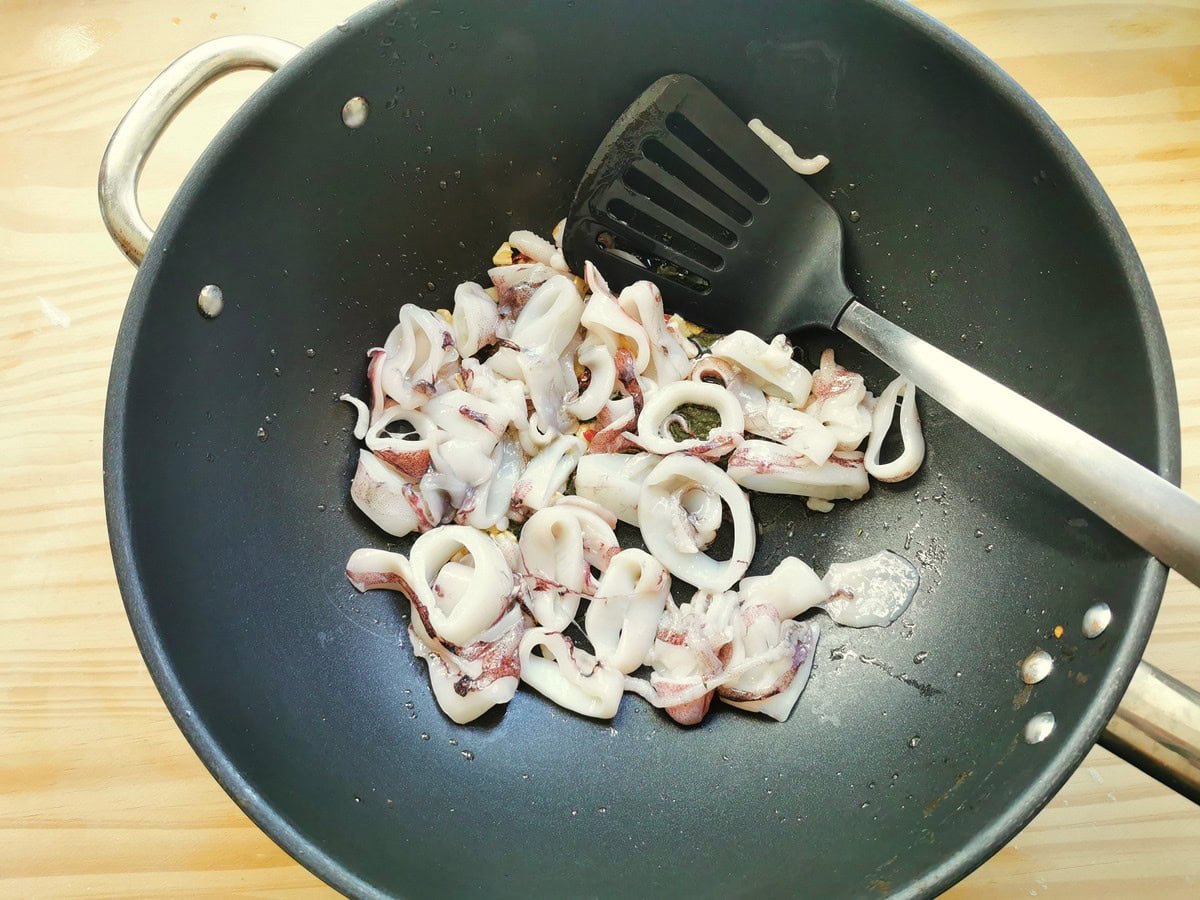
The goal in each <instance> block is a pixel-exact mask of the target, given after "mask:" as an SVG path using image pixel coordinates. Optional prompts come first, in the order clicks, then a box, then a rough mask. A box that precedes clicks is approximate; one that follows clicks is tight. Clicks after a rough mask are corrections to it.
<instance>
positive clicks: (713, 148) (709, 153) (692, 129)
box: [667, 112, 770, 203]
mask: <svg viewBox="0 0 1200 900" xmlns="http://www.w3.org/2000/svg"><path fill="white" fill-rule="evenodd" d="M667 130H668V131H670V132H671V134H673V135H675V137H677V138H679V140H681V141H683V142H684V143H685V144H687V145H688V147H690V148H691V149H692V150H693V151H695V152H696V154H697V155H698V156H700V157H701V158H702V159H703V160H704V161H705V162H707V163H708V164H709V165H710V166H712V167H713V168H714V169H716V170H717V171H718V172H720V173H721V174H722V175H724V176H725V177H726V178H728V179H729V180H730V181H731V182H733V183H734V184H735V185H737V186H738V188H739V189H740V190H741V191H743V192H744V193H745V194H746V196H747V197H749V198H750V199H751V200H753V201H754V202H755V203H766V202H767V200H768V198H769V197H770V194H769V193H768V191H767V189H766V188H765V187H764V186H763V185H762V184H761V183H759V181H758V179H756V178H755V177H754V176H753V175H751V174H750V173H749V172H747V171H746V170H745V169H743V168H742V167H741V165H740V164H739V163H738V162H737V161H736V160H735V159H734V158H733V157H731V156H730V155H729V154H728V153H726V152H725V151H724V150H722V149H721V148H720V147H719V146H717V145H716V144H715V143H713V141H712V140H711V139H710V138H709V137H708V135H706V134H705V133H704V132H703V131H701V130H700V129H699V128H697V127H696V126H695V125H694V124H693V123H692V122H691V121H689V120H688V119H687V118H685V117H684V115H683V114H682V113H678V112H673V113H671V114H669V115H668V116H667Z"/></svg>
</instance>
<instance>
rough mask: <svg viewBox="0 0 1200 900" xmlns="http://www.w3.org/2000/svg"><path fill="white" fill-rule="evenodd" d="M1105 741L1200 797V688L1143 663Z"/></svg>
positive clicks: (1120, 753)
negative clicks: (1195, 687)
mask: <svg viewBox="0 0 1200 900" xmlns="http://www.w3.org/2000/svg"><path fill="white" fill-rule="evenodd" d="M1100 743H1101V745H1102V746H1104V747H1105V748H1106V749H1108V750H1111V751H1112V752H1113V753H1115V754H1116V755H1117V756H1119V757H1121V758H1122V759H1124V760H1126V761H1127V762H1130V763H1133V764H1134V765H1135V766H1137V767H1138V768H1139V769H1141V770H1142V771H1143V772H1145V773H1146V774H1147V775H1150V776H1151V777H1153V778H1157V779H1158V780H1159V781H1161V782H1162V783H1163V784H1165V785H1166V786H1167V787H1169V788H1171V789H1173V790H1175V791H1178V792H1179V793H1180V794H1182V795H1183V796H1185V797H1187V798H1188V799H1189V800H1191V801H1192V802H1193V803H1200V693H1197V692H1196V691H1194V690H1192V689H1191V688H1190V687H1188V686H1187V685H1186V684H1183V683H1182V682H1181V681H1178V680H1176V679H1174V678H1172V677H1171V676H1170V675H1168V674H1167V673H1166V672H1163V671H1161V670H1160V669H1157V668H1155V667H1154V666H1152V665H1150V664H1149V663H1146V662H1142V663H1138V667H1137V671H1136V672H1134V674H1133V681H1131V682H1130V683H1129V689H1128V690H1127V691H1126V692H1125V696H1124V698H1122V700H1121V705H1120V706H1119V707H1117V712H1116V715H1114V716H1113V717H1112V720H1111V721H1110V722H1109V723H1108V726H1107V727H1106V728H1105V729H1104V734H1103V735H1102V736H1101V738H1100Z"/></svg>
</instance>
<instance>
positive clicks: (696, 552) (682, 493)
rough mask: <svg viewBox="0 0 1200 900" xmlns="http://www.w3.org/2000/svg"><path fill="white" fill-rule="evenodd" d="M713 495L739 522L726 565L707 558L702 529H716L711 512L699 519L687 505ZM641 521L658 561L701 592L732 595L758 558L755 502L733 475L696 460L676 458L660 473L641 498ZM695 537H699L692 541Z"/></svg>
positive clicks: (650, 479)
mask: <svg viewBox="0 0 1200 900" xmlns="http://www.w3.org/2000/svg"><path fill="white" fill-rule="evenodd" d="M696 491H700V492H701V493H700V494H699V495H697V494H696V493H694V492H696ZM709 495H715V496H716V497H719V498H720V499H721V500H723V501H724V502H725V505H726V506H728V507H729V512H730V515H731V517H732V520H733V553H732V555H731V556H730V558H729V559H727V560H725V561H723V562H720V561H717V560H715V559H713V558H712V557H711V556H708V555H706V554H704V553H703V552H701V547H700V546H699V544H700V543H702V540H701V539H700V537H699V532H700V530H701V528H702V526H706V525H708V524H711V517H710V516H709V515H708V514H707V511H705V512H704V513H703V515H697V513H695V512H692V511H689V510H688V509H687V507H686V506H685V505H684V504H685V499H687V498H689V497H692V498H695V497H697V496H703V497H708V496H709ZM701 508H702V509H706V507H701ZM689 517H691V518H689ZM638 520H639V522H640V523H641V524H640V527H641V532H642V540H643V541H644V542H645V544H646V547H647V549H649V551H650V553H651V554H653V556H654V557H655V559H657V560H658V561H659V562H661V563H662V564H663V565H664V566H665V567H666V569H667V571H668V572H670V573H671V574H672V575H673V576H675V577H676V578H679V579H682V580H683V581H686V582H687V583H688V584H691V585H694V586H695V587H697V588H700V589H701V590H706V591H725V590H728V589H729V588H730V587H732V586H733V585H734V583H736V582H737V580H738V579H739V578H741V577H742V576H743V575H744V574H745V573H746V568H747V567H748V566H749V565H750V560H751V559H753V558H754V547H755V530H754V519H753V517H752V516H751V514H750V501H749V500H748V499H747V498H746V495H745V494H744V493H743V492H742V489H741V488H739V487H738V486H737V484H735V483H734V481H733V479H732V478H730V477H729V475H727V474H726V473H725V472H722V471H721V470H720V469H719V468H717V467H716V466H714V465H713V464H712V463H707V462H704V461H703V460H700V459H697V458H696V457H694V456H685V455H682V454H675V455H673V456H668V457H666V458H665V459H663V460H662V461H661V462H659V463H658V465H657V466H655V467H654V470H653V471H652V472H651V473H650V475H649V476H647V478H646V480H645V482H644V483H643V485H642V492H641V495H640V496H639V498H638ZM717 521H718V522H719V521H720V519H719V518H718V519H717ZM681 533H682V536H683V538H682V539H681ZM689 535H691V536H694V537H693V538H692V539H688V538H689Z"/></svg>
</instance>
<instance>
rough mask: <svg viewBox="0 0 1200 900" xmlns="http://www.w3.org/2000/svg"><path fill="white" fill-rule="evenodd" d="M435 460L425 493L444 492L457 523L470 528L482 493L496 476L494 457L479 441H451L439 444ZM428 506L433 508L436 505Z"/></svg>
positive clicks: (424, 485)
mask: <svg viewBox="0 0 1200 900" xmlns="http://www.w3.org/2000/svg"><path fill="white" fill-rule="evenodd" d="M494 452H495V451H494V450H493V453H494ZM432 458H433V469H434V471H433V472H432V473H428V474H427V475H426V476H425V477H424V478H422V479H421V490H422V492H425V491H426V490H432V489H437V490H440V491H443V492H444V494H445V497H446V502H447V504H448V511H449V512H450V513H451V515H452V518H453V520H454V521H455V522H456V523H457V524H459V525H465V524H467V523H468V519H469V518H470V515H471V513H472V512H473V511H474V509H475V506H476V503H477V502H478V498H479V491H480V490H481V489H482V488H483V487H484V485H486V484H488V483H489V482H490V481H491V479H492V476H493V475H495V472H496V466H495V463H494V462H493V461H492V457H491V456H490V455H488V454H487V453H485V452H484V451H483V450H482V449H481V448H480V447H479V444H478V443H476V442H475V441H472V440H467V439H464V438H448V439H446V440H444V441H442V442H441V443H440V444H438V446H437V447H436V448H435V449H434V451H433V456H432ZM427 502H429V503H430V507H431V508H432V507H433V503H432V502H430V501H428V500H427ZM445 512H446V511H443V515H445Z"/></svg>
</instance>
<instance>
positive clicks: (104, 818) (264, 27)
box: [0, 0, 1200, 897]
mask: <svg viewBox="0 0 1200 900" xmlns="http://www.w3.org/2000/svg"><path fill="white" fill-rule="evenodd" d="M356 5H357V4H356V2H354V0H326V2H324V3H322V4H298V3H292V2H287V0H261V2H256V3H255V4H253V6H252V7H249V6H242V5H241V4H228V3H211V2H210V3H196V2H182V0H165V2H162V0H94V2H80V0H74V2H68V0H60V2H56V3H42V4H39V3H33V2H18V0H9V2H8V3H5V4H4V5H3V6H2V7H0V29H2V30H3V33H4V36H5V39H4V47H5V51H4V53H3V54H0V404H2V406H3V410H4V428H3V429H2V430H0V498H2V499H0V503H2V504H3V513H4V514H3V515H0V573H3V574H0V848H2V849H0V895H4V896H22V897H29V896H47V897H49V896H54V897H71V896H77V895H83V894H88V895H92V896H95V895H101V896H103V895H108V896H122V897H162V896H185V895H194V896H235V895H244V896H271V897H277V896H329V895H330V894H331V891H330V890H329V889H328V888H326V887H325V886H323V885H321V884H320V883H319V882H318V881H317V880H316V879H315V878H314V877H313V876H311V875H309V874H308V873H307V872H306V871H305V870H304V869H302V868H301V867H300V866H299V865H297V864H296V863H294V862H293V861H292V860H291V859H290V858H289V857H287V856H286V855H285V854H284V853H283V852H282V851H281V850H279V849H278V848H277V847H276V846H275V845H274V844H273V843H272V842H271V841H270V840H269V839H268V838H267V837H266V836H265V835H263V834H262V833H261V832H259V831H258V830H257V828H255V827H254V825H252V824H251V823H250V822H249V821H248V820H247V819H246V817H245V816H244V815H243V814H242V813H241V812H240V811H239V810H238V809H237V808H236V807H235V806H234V804H233V803H232V802H231V801H230V800H229V799H228V798H227V797H226V796H225V794H224V793H223V792H222V791H221V789H220V788H219V787H218V786H217V784H216V782H214V781H213V780H212V778H211V777H210V776H209V775H208V773H207V772H206V771H205V769H204V767H203V766H202V765H201V763H200V762H199V760H197V758H196V757H195V756H194V755H193V753H192V752H191V750H190V749H189V748H188V746H187V745H186V743H185V742H184V740H183V738H182V736H181V735H180V734H179V732H178V731H177V730H176V728H175V726H174V725H173V723H172V721H171V719H170V716H169V715H168V714H167V712H166V709H165V708H164V706H163V704H162V702H161V700H160V699H159V696H158V694H157V692H156V691H155V689H154V686H153V685H152V684H151V682H150V678H149V676H148V675H147V673H146V670H145V668H144V666H143V665H142V661H141V658H140V657H139V655H138V652H137V649H136V647H135V646H134V642H133V637H132V635H131V633H130V630H129V627H128V625H127V623H126V620H125V616H124V612H123V610H122V606H121V601H120V597H119V594H118V592H117V588H116V584H115V581H114V578H113V573H112V565H111V562H110V560H109V554H108V545H107V538H106V532H105V526H104V514H103V502H102V495H101V464H100V446H101V430H102V422H103V413H104V392H105V383H106V379H107V375H108V367H109V361H110V357H111V352H112V346H113V341H114V338H115V336H116V329H117V323H118V318H119V316H120V313H121V308H122V304H123V303H124V300H125V297H126V294H127V292H128V290H129V287H130V284H131V282H132V279H133V270H132V268H131V267H130V266H129V265H128V264H127V263H125V261H124V260H123V259H122V258H121V256H120V255H119V254H118V253H117V251H116V250H115V249H114V247H113V246H112V244H111V243H110V242H109V239H108V237H107V235H106V234H105V233H104V230H103V228H102V226H101V225H100V221H99V218H98V215H97V208H96V199H95V176H96V170H97V163H98V161H99V159H100V155H101V153H102V151H103V148H104V145H105V142H106V141H107V139H108V137H109V133H110V131H111V129H112V127H113V125H114V123H115V122H116V121H117V119H118V118H119V117H120V116H121V114H122V113H123V112H124V111H125V109H126V108H127V106H128V105H129V103H130V102H131V101H132V99H133V98H134V96H135V95H136V94H137V92H138V91H139V90H140V89H141V88H142V87H143V86H145V85H146V84H147V83H148V82H149V81H150V79H151V78H153V76H154V75H155V74H156V73H157V72H158V70H159V69H160V68H161V67H162V66H163V64H164V63H166V62H167V61H169V60H170V59H172V58H174V57H175V56H177V55H178V54H180V53H182V52H183V51H185V50H187V49H189V48H190V47H192V46H193V45H194V44H196V43H198V42H200V41H202V40H204V39H206V38H209V37H214V36H217V35H222V34H233V33H238V32H244V31H257V32H263V33H267V34H274V35H278V36H280V37H285V38H289V39H291V40H294V41H297V42H299V43H306V42H308V41H311V40H312V39H313V38H314V37H316V36H317V35H318V34H319V33H321V32H322V31H323V30H325V29H326V28H328V27H329V26H330V25H331V24H332V23H334V22H335V21H336V20H337V19H339V18H340V17H341V16H343V15H345V14H348V13H350V12H353V11H354V9H355V7H356ZM919 5H920V6H922V7H923V8H925V9H926V10H927V11H928V12H930V13H931V14H933V15H934V16H936V17H938V18H940V19H942V20H943V21H944V22H946V23H947V24H949V25H950V26H951V27H952V28H954V29H956V30H957V31H959V32H961V33H962V34H964V35H965V36H966V37H967V38H968V39H970V40H971V41H973V42H975V43H976V44H977V45H979V46H980V47H981V48H982V49H983V50H984V51H985V52H987V53H988V54H990V55H991V56H993V57H994V58H995V59H997V60H998V61H999V63H1000V64H1001V65H1002V66H1003V67H1004V68H1005V69H1007V70H1008V71H1009V72H1010V73H1011V74H1012V75H1013V76H1014V77H1015V78H1016V79H1017V80H1018V81H1019V82H1020V83H1021V84H1022V85H1024V87H1025V88H1026V89H1028V90H1029V92H1030V93H1031V94H1033V96H1034V97H1036V98H1037V99H1038V100H1039V101H1040V102H1041V103H1042V104H1043V105H1044V106H1045V107H1046V108H1047V109H1048V110H1049V111H1050V113H1051V115H1053V116H1054V118H1055V119H1057V120H1058V122H1059V123H1060V124H1061V125H1062V126H1063V127H1064V128H1065V130H1066V131H1067V133H1068V135H1069V136H1070V137H1071V139H1072V140H1073V141H1074V142H1075V144H1076V145H1077V146H1078V147H1079V149H1080V150H1081V151H1082V153H1083V155H1084V156H1085V157H1086V158H1087V160H1088V161H1089V162H1090V163H1091V165H1092V166H1093V167H1094V168H1095V170H1096V172H1097V174H1098V175H1099V177H1100V180H1101V181H1102V182H1103V184H1104V185H1105V187H1106V188H1107V189H1108V191H1109V192H1110V194H1111V195H1112V198H1113V200H1114V202H1115V203H1116V205H1117V207H1118V209H1119V210H1120V212H1121V215H1122V216H1123V217H1124V219H1125V221H1126V223H1127V224H1128V226H1129V229H1130V231H1131V232H1132V234H1133V238H1134V241H1135V243H1136V244H1137V247H1138V249H1139V251H1140V252H1141V254H1142V258H1143V260H1144V261H1145V264H1146V268H1147V269H1148V271H1149V273H1150V278H1151V281H1152V282H1153V285H1154V289H1155V292H1156V294H1157V296H1158V301H1159V304H1160V306H1161V309H1162V315H1163V319H1164V321H1165V322H1166V327H1167V333H1168V336H1169V339H1170V342H1171V347H1172V352H1173V354H1174V359H1175V372H1176V378H1177V382H1178V387H1179V394H1180V399H1181V417H1182V422H1183V435H1184V462H1185V470H1184V484H1185V487H1187V488H1188V489H1190V490H1191V491H1192V492H1193V493H1200V297H1198V296H1197V293H1198V292H1197V285H1198V284H1200V3H1198V2H1196V0H1188V2H1184V0H1174V2H1168V0H1164V2H1153V3H1146V2H1132V0H1131V2H1120V0H1090V2H1082V3H1081V2H1070V0H923V2H921V3H920V4H919ZM315 6H320V10H319V11H316V10H314V9H313V8H312V7H315ZM262 77H263V76H261V75H238V76H234V77H231V78H229V79H227V80H225V81H223V82H222V83H221V84H220V85H218V86H216V87H214V88H213V89H211V90H210V91H208V92H206V93H205V94H204V95H203V96H202V97H201V98H200V99H199V100H198V101H197V102H196V103H195V104H194V105H193V106H192V107H191V108H189V110H188V111H187V112H185V113H184V114H183V116H181V117H180V119H179V120H178V121H177V122H176V123H175V125H174V126H173V127H172V128H171V130H170V131H169V133H168V135H167V137H166V138H165V139H164V140H163V142H162V143H161V144H160V146H159V148H158V150H157V151H156V153H155V155H154V157H153V159H152V161H151V163H150V165H149V166H148V168H147V171H146V175H145V178H144V179H143V190H142V198H143V205H144V208H145V209H146V210H147V212H148V213H149V214H150V217H151V218H152V219H153V218H155V217H156V216H157V214H158V213H159V212H161V210H162V209H163V208H164V207H165V205H166V203H167V201H168V199H169V198H170V196H171V194H172V192H173V190H174V188H175V186H176V185H177V184H178V183H179V181H180V179H181V178H182V176H183V173H184V172H186V170H187V169H188V167H189V166H190V165H191V163H192V162H193V161H194V159H195V158H196V156H197V155H198V153H199V151H200V150H201V148H202V147H203V146H204V145H205V144H206V143H207V141H208V139H209V138H210V137H211V136H212V134H213V133H215V131H216V129H217V127H218V126H219V124H220V123H221V122H223V121H224V120H225V118H226V117H227V116H228V114H229V112H230V111H231V110H232V109H233V108H234V107H235V106H236V105H237V103H238V102H239V101H240V100H241V99H243V98H244V97H245V96H246V95H247V94H248V93H249V91H250V90H252V89H253V87H254V85H255V84H257V83H258V82H259V81H261V79H262ZM64 317H69V325H67V324H66V321H67V319H66V318H64ZM64 326H65V327H64ZM1113 364H1114V365H1119V364H1120V361H1119V360H1114V361H1113ZM1147 655H1148V658H1149V659H1150V660H1152V661H1153V662H1155V663H1157V664H1158V665H1160V666H1162V667H1164V668H1166V669H1167V670H1169V671H1172V672H1173V673H1175V674H1176V675H1178V676H1180V677H1182V678H1184V679H1185V680H1188V681H1190V682H1191V683H1193V684H1200V591H1198V590H1197V589H1196V588H1194V587H1191V586H1189V585H1186V584H1184V583H1182V582H1181V581H1179V580H1178V579H1172V581H1171V583H1170V585H1169V587H1168V591H1167V597H1166V601H1165V603H1164V605H1163V611H1162V614H1161V615H1160V617H1159V621H1158V625H1157V627H1156V629H1155V631H1154V636H1153V638H1152V640H1151V643H1150V649H1149V651H1148V654H1147ZM1197 847H1200V808H1197V807H1195V806H1193V805H1191V804H1189V803H1187V802H1186V801H1184V800H1182V799H1180V798H1179V797H1177V796H1175V795H1173V794H1171V793H1169V792H1168V791H1166V790H1165V789H1164V788H1161V787H1159V786H1158V785H1157V784H1156V783H1154V782H1153V781H1151V780H1150V779H1148V778H1147V777H1145V776H1143V775H1141V774H1140V773H1139V772H1137V771H1135V770H1134V769H1132V768H1130V767H1129V766H1127V765H1125V764H1124V763H1122V762H1120V761H1119V760H1116V759H1115V758H1113V757H1112V756H1110V755H1109V754H1107V753H1105V752H1104V751H1102V750H1095V751H1093V752H1092V753H1091V755H1090V756H1089V757H1088V759H1087V760H1086V762H1085V763H1084V765H1083V766H1082V767H1081V768H1080V769H1079V771H1078V772H1077V773H1076V774H1075V775H1074V776H1073V777H1072V778H1071V780H1070V782H1069V783H1068V784H1067V785H1066V787H1065V788H1064V789H1063V790H1062V792H1061V793H1060V794H1059V795H1058V796H1057V797H1056V798H1055V800H1054V801H1053V802H1052V803H1051V804H1050V806H1049V807H1048V808H1047V809H1046V810H1045V811H1044V812H1043V813H1042V814H1041V815H1039V816H1038V817H1037V818H1036V819H1035V820H1034V822H1033V823H1032V824H1031V825H1030V826H1029V827H1028V828H1027V829H1026V830H1025V831H1024V832H1022V834H1021V835H1019V836H1018V837H1017V838H1016V840H1014V841H1013V842H1012V843H1011V844H1010V845H1009V846H1008V847H1006V848H1005V849H1004V850H1003V851H1001V852H1000V853H999V854H998V855H997V856H996V857H995V858H994V859H992V860H991V861H990V862H988V863H987V864H986V865H985V866H983V867H982V868H981V869H980V870H979V871H977V872H976V873H974V874H973V875H971V876H970V877H969V878H968V879H967V880H966V881H965V882H964V883H963V884H961V885H960V886H958V887H957V888H956V889H955V891H954V893H955V894H956V895H957V896H961V897H1012V896H1015V895H1020V896H1045V895H1050V894H1053V895H1054V896H1067V897H1095V896H1104V895H1109V896H1113V895H1126V894H1131V893H1133V892H1134V891H1135V890H1136V891H1145V892H1146V893H1147V894H1149V895H1151V896H1157V897H1193V896H1197V895H1198V894H1200V886H1198V885H1197V879H1198V878H1200V853H1198V852H1197Z"/></svg>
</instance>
